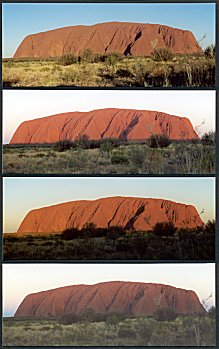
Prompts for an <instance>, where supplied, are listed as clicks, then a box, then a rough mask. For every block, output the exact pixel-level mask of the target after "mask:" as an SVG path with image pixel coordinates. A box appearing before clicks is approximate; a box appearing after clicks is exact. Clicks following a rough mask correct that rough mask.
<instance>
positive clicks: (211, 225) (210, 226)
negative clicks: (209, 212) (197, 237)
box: [204, 220, 215, 235]
mask: <svg viewBox="0 0 219 349" xmlns="http://www.w3.org/2000/svg"><path fill="white" fill-rule="evenodd" d="M204 231H205V233H207V234H211V235H215V220H212V221H210V220H209V221H207V223H206V225H205V228H204Z"/></svg>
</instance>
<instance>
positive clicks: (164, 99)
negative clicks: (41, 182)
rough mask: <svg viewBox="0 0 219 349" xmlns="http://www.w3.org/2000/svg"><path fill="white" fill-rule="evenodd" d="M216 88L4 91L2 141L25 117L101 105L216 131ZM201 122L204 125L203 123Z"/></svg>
mask: <svg viewBox="0 0 219 349" xmlns="http://www.w3.org/2000/svg"><path fill="white" fill-rule="evenodd" d="M215 96H216V94H215V91H91V90H90V91H88V90H81V91H79V90H78V91H65V90H59V91H55V90H52V91H50V90H43V91H40V90H32V91H31V90H16V91H13V90H6V91H3V143H4V144H7V143H9V141H10V139H11V137H12V135H13V133H14V132H15V131H16V129H17V127H18V126H19V125H20V124H21V123H22V122H23V121H26V120H31V119H37V118H40V117H43V116H49V115H53V114H58V113H63V112H71V111H90V110H94V109H101V108H126V109H128V108H130V109H140V110H141V109H145V110H157V111H161V112H166V113H169V114H172V115H178V116H185V117H188V118H189V119H190V121H191V122H192V124H193V127H195V128H196V127H197V126H200V125H201V126H200V127H199V128H198V131H199V133H200V134H201V135H202V134H203V133H205V132H209V131H214V130H215V108H216V104H215V103H216V102H215ZM202 123H203V124H202Z"/></svg>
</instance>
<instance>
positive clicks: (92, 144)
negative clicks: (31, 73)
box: [3, 90, 216, 176]
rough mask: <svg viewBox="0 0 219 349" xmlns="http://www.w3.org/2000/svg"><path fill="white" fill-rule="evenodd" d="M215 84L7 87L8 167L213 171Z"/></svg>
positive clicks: (16, 170)
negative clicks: (191, 87)
mask: <svg viewBox="0 0 219 349" xmlns="http://www.w3.org/2000/svg"><path fill="white" fill-rule="evenodd" d="M215 114H216V93H215V91H130V90H129V91H100V90H97V91H90V90H83V91H76V90H72V91H69V90H68V91H65V90H59V91H57V90H56V91H55V90H38V91H37V90H5V91H3V172H4V173H5V174H12V175H14V174H76V175H78V174H79V175H103V176H106V175H147V174H149V175H151V174H152V175H162V174H164V175H169V174H177V175H187V174H197V175H203V174H204V175H213V174H215V151H216V149H215V124H216V115H215Z"/></svg>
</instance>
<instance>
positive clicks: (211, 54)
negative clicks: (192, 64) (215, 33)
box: [204, 45, 215, 58]
mask: <svg viewBox="0 0 219 349" xmlns="http://www.w3.org/2000/svg"><path fill="white" fill-rule="evenodd" d="M204 53H205V56H206V57H207V58H215V45H209V46H207V47H206V49H205V51H204Z"/></svg>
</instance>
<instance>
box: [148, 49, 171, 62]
mask: <svg viewBox="0 0 219 349" xmlns="http://www.w3.org/2000/svg"><path fill="white" fill-rule="evenodd" d="M152 59H153V60H154V61H160V62H162V61H165V62H166V61H171V60H172V59H173V53H172V51H171V49H169V48H167V47H165V48H158V49H155V50H154V51H153V52H152Z"/></svg>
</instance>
